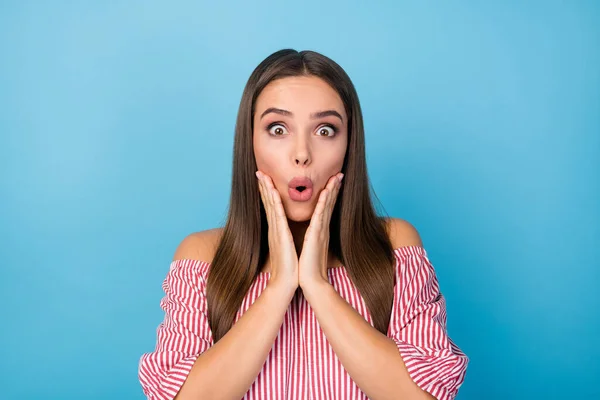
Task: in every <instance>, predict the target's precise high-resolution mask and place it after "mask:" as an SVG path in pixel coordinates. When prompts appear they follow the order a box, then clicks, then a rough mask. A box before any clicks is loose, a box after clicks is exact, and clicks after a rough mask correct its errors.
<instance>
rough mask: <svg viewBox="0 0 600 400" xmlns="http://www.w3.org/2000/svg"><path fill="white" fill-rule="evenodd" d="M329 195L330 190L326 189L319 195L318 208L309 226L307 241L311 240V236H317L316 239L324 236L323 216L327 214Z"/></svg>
mask: <svg viewBox="0 0 600 400" xmlns="http://www.w3.org/2000/svg"><path fill="white" fill-rule="evenodd" d="M328 195H329V189H328V188H327V187H326V188H325V189H323V190H322V191H321V194H320V195H319V200H318V201H317V206H316V207H315V211H314V212H313V215H312V217H311V219H310V224H309V226H308V231H309V232H310V234H309V232H307V235H306V237H305V239H309V238H310V237H311V236H313V235H315V237H316V238H319V237H320V236H322V234H323V232H321V231H322V227H323V214H324V212H325V206H326V203H327V197H328Z"/></svg>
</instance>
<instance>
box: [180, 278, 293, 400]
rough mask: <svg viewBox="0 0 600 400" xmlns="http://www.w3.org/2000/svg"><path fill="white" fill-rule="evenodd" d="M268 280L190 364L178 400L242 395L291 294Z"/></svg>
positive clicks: (261, 361) (256, 371)
mask: <svg viewBox="0 0 600 400" xmlns="http://www.w3.org/2000/svg"><path fill="white" fill-rule="evenodd" d="M294 293H295V290H290V289H289V288H288V287H286V286H284V285H283V284H278V283H276V282H269V283H268V284H267V287H266V288H265V290H264V291H263V292H262V293H261V295H260V296H259V297H258V299H256V301H255V302H254V303H253V304H252V305H251V306H250V308H249V309H248V311H246V312H245V313H244V314H243V315H242V316H241V318H240V319H239V320H238V322H237V323H236V324H235V325H233V327H232V328H231V329H230V330H229V332H227V334H226V335H225V336H223V338H221V340H219V341H218V342H217V343H216V344H215V345H213V346H212V347H211V348H210V349H208V350H207V351H206V352H204V353H203V354H202V355H200V357H198V359H197V360H196V362H195V363H194V366H193V367H192V370H191V371H190V373H189V375H188V378H187V379H186V381H185V383H184V384H183V386H182V387H181V390H180V391H179V393H178V395H177V396H176V397H175V398H176V399H178V400H186V399H194V400H198V399H234V398H235V399H241V398H242V397H244V394H246V392H247V391H248V389H249V387H250V385H252V382H254V380H255V379H256V377H257V376H258V374H259V372H260V370H261V368H262V366H263V364H264V363H265V360H266V358H267V355H268V354H269V351H270V350H271V348H272V347H273V342H274V341H275V338H276V337H277V334H278V332H279V329H280V327H281V324H282V323H283V317H284V315H285V313H286V311H287V308H288V306H289V304H290V302H291V300H292V297H293V296H294Z"/></svg>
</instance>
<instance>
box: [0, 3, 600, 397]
mask: <svg viewBox="0 0 600 400" xmlns="http://www.w3.org/2000/svg"><path fill="white" fill-rule="evenodd" d="M108 3H109V2H101V1H96V2H92V1H80V2H74V1H53V2H49V1H48V2H44V1H37V2H33V1H31V2H26V1H3V2H2V3H1V5H0V46H1V48H0V50H1V52H0V55H1V62H0V179H1V181H0V182H1V185H0V256H1V258H0V260H1V261H0V263H1V264H0V265H1V268H2V269H1V272H2V274H1V276H2V279H1V280H0V285H1V286H0V296H1V301H2V304H3V307H2V320H3V322H2V329H1V337H0V346H1V347H0V350H1V356H0V366H1V370H0V376H2V381H3V382H4V383H3V387H2V394H1V395H0V397H2V398H3V399H17V398H19V399H42V398H44V399H84V398H85V399H109V398H110V399H116V398H130V399H141V398H142V397H143V395H142V392H141V388H140V386H139V383H138V381H137V366H138V364H137V363H138V360H139V357H140V356H141V354H142V353H144V352H147V351H151V350H153V348H154V344H155V340H156V336H155V335H156V328H157V326H158V324H159V323H160V321H161V320H162V317H163V313H162V310H161V309H160V308H159V301H160V299H161V297H162V295H163V292H162V289H161V283H162V280H163V279H164V277H165V276H166V272H167V270H168V266H169V263H170V260H171V258H172V256H173V253H174V251H175V248H176V246H177V244H178V243H179V242H180V241H181V240H182V239H183V238H184V237H185V236H186V235H187V234H189V233H191V232H194V231H198V230H203V229H208V228H212V227H216V226H220V225H221V224H222V222H223V220H224V217H225V215H226V207H227V202H228V199H229V190H230V186H229V185H230V177H231V165H232V159H231V157H232V144H233V129H234V123H235V117H236V112H237V107H238V103H239V100H240V97H241V93H242V90H243V87H244V85H245V83H246V80H247V79H248V76H249V75H250V73H251V71H252V69H253V68H254V67H255V66H256V65H257V64H258V63H259V62H260V61H261V60H262V59H263V58H264V57H266V56H267V55H268V54H270V53H272V52H273V51H276V50H279V49H281V48H287V47H292V48H296V49H298V50H302V49H312V50H316V51H319V52H322V53H323V54H325V55H327V56H329V57H331V58H333V59H334V60H335V61H337V62H338V63H339V64H340V65H342V67H343V68H344V69H345V70H346V71H347V72H348V74H349V75H350V77H351V78H352V79H353V81H354V83H355V85H356V88H357V90H358V93H359V96H360V99H361V104H362V106H363V111H364V118H365V126H366V135H367V152H368V163H369V174H370V177H371V179H372V183H373V186H374V189H375V191H376V193H377V194H378V196H379V198H380V200H381V202H382V203H383V206H384V207H385V210H386V211H387V212H388V213H389V214H390V215H392V216H395V217H399V218H404V219H406V220H408V221H410V222H411V223H413V224H414V225H415V226H416V228H417V229H418V230H419V232H420V233H421V236H422V238H423V240H424V243H425V247H426V248H427V250H428V252H429V255H430V258H431V260H432V261H433V263H434V265H435V266H436V269H437V272H438V277H439V280H440V284H441V287H442V290H443V292H444V294H445V296H446V298H447V301H448V330H449V333H450V335H451V337H452V338H453V339H454V340H455V342H456V343H457V344H458V345H459V346H460V347H461V348H462V349H463V350H464V351H465V352H466V353H467V354H468V355H469V357H470V359H471V363H470V365H469V370H468V373H467V378H466V381H465V383H464V385H463V386H462V388H461V390H460V393H459V396H458V398H459V399H461V400H467V399H484V398H485V399H507V398H510V399H531V398H535V399H550V398H552V399H555V398H556V399H558V398H577V397H585V396H587V397H588V398H589V397H590V396H591V397H595V398H599V397H600V388H599V387H598V381H597V379H598V377H599V376H600V368H599V364H600V361H599V359H600V344H599V343H598V340H599V339H600V332H599V331H600V311H599V306H600V302H599V300H598V295H597V288H598V282H599V278H600V274H599V267H600V261H599V260H600V228H599V226H600V18H599V17H600V3H598V2H596V1H573V2H562V1H525V2H518V1H502V2H500V1H497V2H491V1H487V2H475V1H414V2H407V1H400V2H399V1H394V2H392V1H389V2H387V4H384V3H381V2H380V3H379V5H374V4H372V5H366V4H364V2H346V1H344V2H342V1H330V2H326V3H321V2H317V1H307V2H297V3H288V4H283V3H282V2H257V1H253V2H246V3H229V2H223V3H221V4H219V5H216V4H213V3H215V2H204V3H201V2H192V1H179V2H158V1H127V2H125V1H114V2H110V4H108Z"/></svg>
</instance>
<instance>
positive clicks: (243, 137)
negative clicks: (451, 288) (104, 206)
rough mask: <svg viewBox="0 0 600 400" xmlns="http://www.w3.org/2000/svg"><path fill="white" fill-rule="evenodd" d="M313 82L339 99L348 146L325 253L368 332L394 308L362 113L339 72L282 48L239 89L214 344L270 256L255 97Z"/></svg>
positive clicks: (210, 295)
mask: <svg viewBox="0 0 600 400" xmlns="http://www.w3.org/2000/svg"><path fill="white" fill-rule="evenodd" d="M292 76H314V77H318V78H320V79H322V80H323V81H325V82H327V83H328V84H329V85H330V86H331V87H332V88H333V89H334V90H335V91H336V92H337V93H338V95H339V96H340V98H341V100H342V102H343V104H344V107H345V110H346V115H347V116H348V147H347V150H346V155H345V158H344V164H343V167H342V171H341V172H342V173H343V174H344V185H342V187H341V188H340V192H339V194H338V198H337V202H336V205H335V208H334V210H333V214H332V216H331V222H330V240H329V250H330V251H331V252H332V253H333V255H335V257H337V259H338V260H340V261H341V263H342V265H343V266H344V267H345V268H346V271H347V273H348V276H349V277H350V279H351V280H352V282H353V284H354V285H355V286H356V288H357V289H358V291H359V293H360V294H361V295H362V297H363V298H364V300H365V304H366V305H367V308H368V310H369V312H370V314H371V316H372V318H373V323H374V326H375V328H376V329H377V330H379V331H380V332H381V333H383V334H384V335H385V334H387V329H388V324H389V321H390V315H391V310H392V302H393V288H394V268H393V267H394V254H393V248H392V243H391V241H390V239H389V236H388V232H387V225H386V223H385V220H384V218H382V217H380V216H378V215H377V213H376V211H375V209H374V207H373V202H372V199H371V190H370V184H369V178H368V175H367V165H366V155H365V137H364V127H363V119H362V112H361V108H360V103H359V100H358V95H357V93H356V89H355V88H354V85H353V83H352V81H351V80H350V78H349V77H348V75H347V74H346V72H345V71H344V70H343V69H342V68H341V67H340V66H339V65H338V64H337V63H335V62H334V61H333V60H331V59H330V58H328V57H326V56H324V55H322V54H319V53H317V52H314V51H300V52H298V51H296V50H292V49H284V50H280V51H277V52H275V53H273V54H271V55H270V56H268V57H267V58H266V59H264V60H263V61H262V62H261V63H260V64H259V65H258V66H257V67H256V69H254V71H253V72H252V74H251V75H250V78H249V79H248V82H247V83H246V86H245V88H244V91H243V94H242V99H241V101H240V106H239V110H238V115H237V120H236V125H235V138H234V148H233V176H232V182H231V197H230V202H229V210H228V214H227V220H226V223H225V227H224V229H223V233H222V236H221V239H220V242H219V244H218V246H217V249H216V252H215V255H214V257H213V260H212V262H211V265H210V269H209V273H208V278H207V282H206V296H207V303H208V318H209V324H210V327H211V331H212V333H213V340H214V343H216V342H217V341H219V340H220V339H221V338H222V337H223V336H224V335H225V334H226V333H227V332H228V331H229V329H231V327H232V325H233V323H234V321H235V317H236V313H237V310H238V309H239V308H240V307H241V304H242V301H243V299H244V297H245V296H246V294H247V292H248V290H249V288H250V286H251V284H252V282H253V281H254V280H255V279H256V277H257V276H258V274H259V272H260V268H261V266H262V265H263V264H264V262H265V261H266V257H267V254H268V252H269V247H268V237H267V233H268V225H267V217H266V214H265V209H264V205H263V204H262V201H261V197H260V192H259V188H258V181H257V179H256V176H255V171H256V170H257V165H256V160H255V157H254V149H253V137H252V135H253V121H254V113H255V104H256V99H257V97H258V95H259V94H260V93H261V91H262V90H263V89H264V88H265V86H266V85H267V84H268V83H270V82H272V81H274V80H276V79H280V78H285V77H292Z"/></svg>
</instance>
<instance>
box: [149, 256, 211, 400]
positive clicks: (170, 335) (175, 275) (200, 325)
mask: <svg viewBox="0 0 600 400" xmlns="http://www.w3.org/2000/svg"><path fill="white" fill-rule="evenodd" d="M203 268H204V269H205V268H206V264H205V263H203V262H201V261H196V260H177V261H173V262H172V264H171V267H170V269H169V272H168V273H167V276H166V278H165V280H164V281H163V284H162V288H163V290H164V293H165V296H164V297H163V298H162V299H161V301H160V307H161V308H162V309H163V310H164V312H165V316H164V320H163V321H162V322H161V323H160V325H159V326H158V328H157V342H156V348H155V350H154V351H153V352H151V353H145V354H143V355H142V357H141V359H140V361H139V366H138V378H139V380H140V383H141V385H142V390H143V391H144V394H145V395H146V397H147V398H148V399H152V400H158V399H160V400H165V399H173V398H174V397H175V396H176V395H177V393H178V392H179V389H181V386H182V385H183V383H184V382H185V380H186V378H187V376H188V374H189V372H190V370H191V369H192V366H193V365H194V362H195V361H196V359H197V358H198V356H200V354H202V353H203V352H205V351H206V350H208V349H209V348H210V347H211V346H212V344H213V338H212V333H211V330H210V326H209V323H208V312H207V310H208V306H207V303H206V295H205V293H206V291H205V289H206V281H205V279H204V278H203V276H202V270H203Z"/></svg>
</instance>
